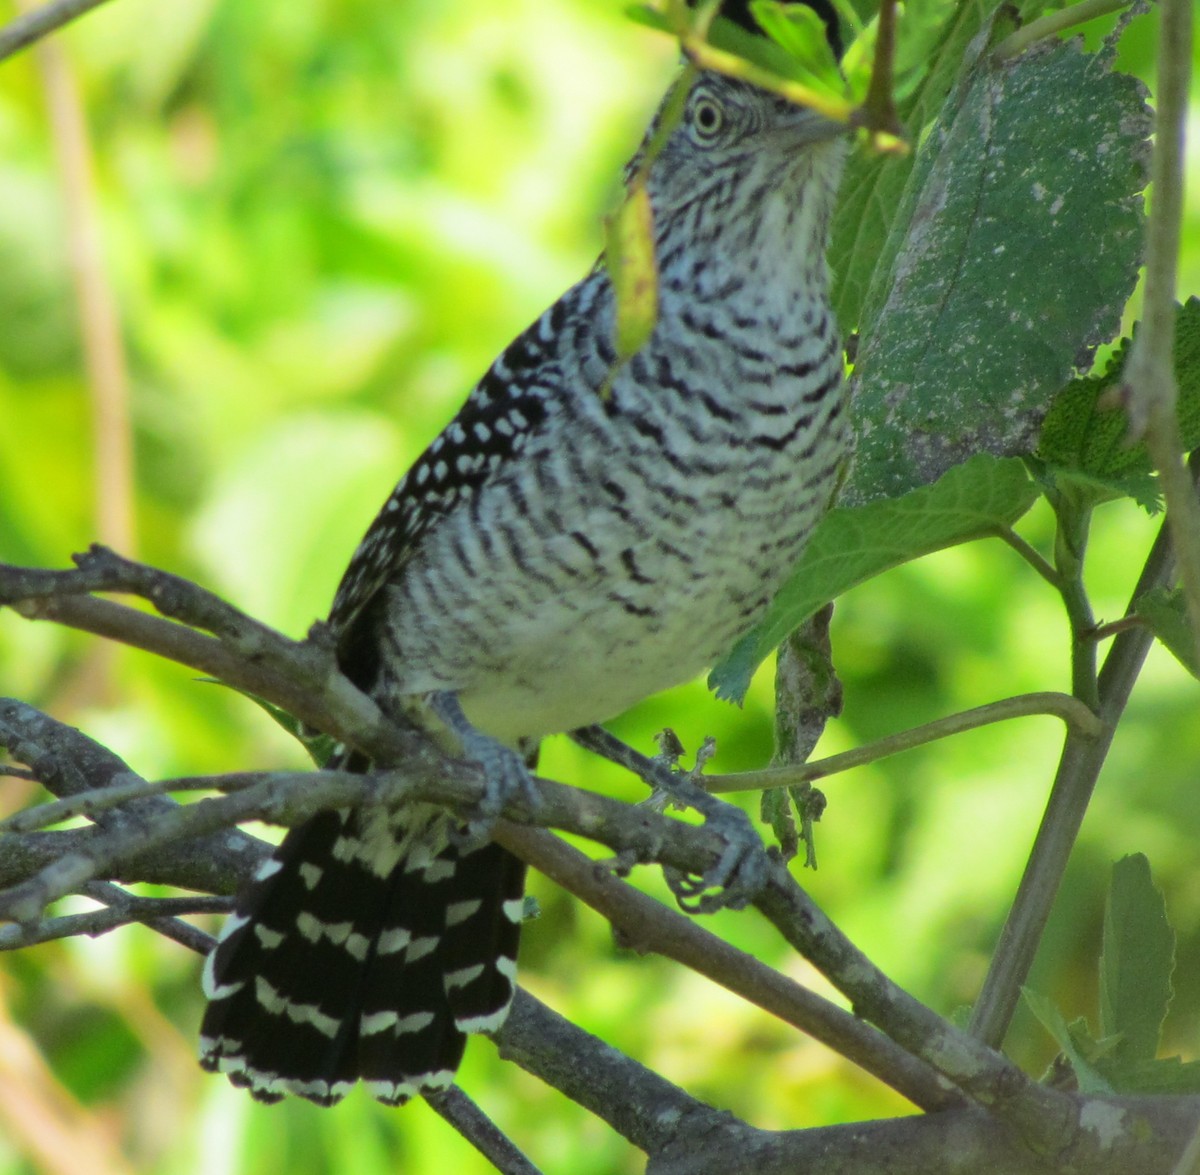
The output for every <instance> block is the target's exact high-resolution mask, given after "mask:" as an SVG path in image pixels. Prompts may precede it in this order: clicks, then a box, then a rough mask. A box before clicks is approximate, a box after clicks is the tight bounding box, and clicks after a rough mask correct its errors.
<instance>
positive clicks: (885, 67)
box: [862, 0, 904, 136]
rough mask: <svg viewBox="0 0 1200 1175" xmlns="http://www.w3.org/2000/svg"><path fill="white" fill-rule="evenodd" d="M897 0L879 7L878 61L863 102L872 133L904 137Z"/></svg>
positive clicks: (872, 68) (876, 38)
mask: <svg viewBox="0 0 1200 1175" xmlns="http://www.w3.org/2000/svg"><path fill="white" fill-rule="evenodd" d="M895 62H896V0H882V2H881V3H880V5H879V24H878V28H877V32H876V35H875V59H874V61H873V63H872V66H871V81H870V84H869V86H868V89H867V96H866V99H865V100H864V101H863V106H862V109H863V113H864V114H865V116H866V117H865V121H864V123H863V125H865V126H866V128H867V129H868V130H869V131H872V132H875V133H878V132H880V131H882V132H883V133H884V134H885V135H895V136H900V135H902V134H903V133H904V127H903V125H902V124H901V122H900V116H899V115H898V114H897V113H896V98H895V88H896V79H895Z"/></svg>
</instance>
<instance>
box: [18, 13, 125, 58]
mask: <svg viewBox="0 0 1200 1175" xmlns="http://www.w3.org/2000/svg"><path fill="white" fill-rule="evenodd" d="M103 3H105V0H53V3H50V4H43V5H42V7H41V8H38V9H36V10H35V11H33V12H25V13H22V14H21V15H20V16H18V17H17V18H16V20H13V21H10V22H9V23H8V24H7V25H5V26H4V27H3V28H0V61H3V60H4V59H5V58H6V57H12V56H13V54H14V53H19V52H20V51H21V50H22V49H25V48H27V47H28V46H30V45H32V44H33V43H34V42H35V41H40V40H41V39H42V38H43V37H44V36H46V35H47V34H49V33H52V32H54V30H55V29H59V28H62V26H63V25H65V24H69V23H70V22H71V21H73V20H75V19H76V17H80V16H82V15H83V14H84V13H85V12H87V11H89V10H90V9H92V8H98V7H99V6H100V5H101V4H103Z"/></svg>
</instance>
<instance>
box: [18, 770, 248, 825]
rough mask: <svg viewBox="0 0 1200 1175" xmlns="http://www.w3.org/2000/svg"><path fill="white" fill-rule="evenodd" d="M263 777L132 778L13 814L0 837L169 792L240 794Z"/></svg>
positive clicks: (244, 775)
mask: <svg viewBox="0 0 1200 1175" xmlns="http://www.w3.org/2000/svg"><path fill="white" fill-rule="evenodd" d="M6 774H7V773H6ZM264 777H265V773H262V772H248V773H239V774H231V775H212V776H203V777H188V778H184V779H162V780H157V781H155V782H150V781H148V780H145V779H139V778H137V777H134V778H133V779H131V780H130V781H129V782H127V783H115V784H112V785H110V786H107V787H97V788H91V789H89V790H88V791H84V792H79V793H77V794H76V795H73V796H68V797H67V798H66V799H62V800H52V801H50V802H49V803H46V804H39V805H38V806H37V807H36V808H26V809H25V810H24V811H22V812H16V813H14V814H13V815H12V816H9V817H8V818H7V819H5V820H0V834H6V833H25V832H34V831H36V830H37V829H39V828H50V827H51V826H52V825H55V824H61V823H63V821H65V820H74V819H75V818H77V817H79V816H86V817H88V818H89V819H94V818H95V817H96V816H98V815H99V814H100V813H101V812H107V811H110V810H111V809H113V808H119V807H121V806H122V805H124V804H127V803H128V802H129V801H130V800H140V799H144V798H146V797H147V796H161V795H166V794H167V793H169V792H177V791H220V792H232V791H240V790H242V789H243V788H247V787H251V786H253V785H254V784H256V783H261V782H262V780H263V778H264Z"/></svg>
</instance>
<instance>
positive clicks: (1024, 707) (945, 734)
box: [700, 693, 1101, 792]
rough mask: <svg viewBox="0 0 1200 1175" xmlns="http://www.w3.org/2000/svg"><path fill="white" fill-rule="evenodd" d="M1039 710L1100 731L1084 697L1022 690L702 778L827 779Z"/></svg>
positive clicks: (721, 786) (712, 785)
mask: <svg viewBox="0 0 1200 1175" xmlns="http://www.w3.org/2000/svg"><path fill="white" fill-rule="evenodd" d="M1033 714H1049V715H1051V716H1053V717H1055V718H1061V719H1062V720H1063V722H1065V723H1066V725H1067V729H1068V731H1074V732H1075V733H1076V734H1079V735H1081V736H1083V737H1094V736H1096V735H1098V734H1099V733H1100V729H1101V728H1100V722H1099V720H1098V719H1097V718H1096V716H1095V714H1093V713H1092V712H1091V711H1090V710H1089V709H1088V708H1087V707H1086V706H1085V705H1084V704H1083V703H1082V702H1081V701H1079V699H1078V698H1073V697H1071V696H1070V695H1069V694H1059V693H1036V694H1020V695H1019V696H1017V697H1015V698H1003V699H1002V700H1000V701H998V702H989V703H988V704H987V705H986V706H976V707H975V708H974V709H971V710H963V711H962V712H961V713H959V714H950V715H948V716H947V717H945V718H938V719H935V720H934V721H933V722H926V723H925V724H924V725H923V726H914V727H913V728H912V729H911V730H902V731H900V732H899V733H898V734H890V735H888V736H887V737H886V738H881V739H877V740H876V741H875V742H873V743H868V744H867V746H865V747H855V749H854V750H852V751H843V752H842V753H841V754H840V755H830V756H828V757H827V758H825V759H816V760H814V761H812V762H809V763H797V764H795V765H794V766H788V767H768V768H766V769H764V770H762V771H740V772H737V773H736V774H733V775H706V776H703V777H702V778H701V780H700V782H701V783H703V784H704V787H705V789H706V790H708V791H711V792H731V791H763V790H766V789H767V788H773V787H796V786H798V785H800V784H804V783H811V782H812V781H813V780H814V779H824V778H825V777H826V776H829V775H836V774H837V773H838V772H840V771H849V770H850V769H851V768H853V767H862V766H865V765H866V764H867V763H874V762H875V761H876V760H877V759H883V758H885V757H887V756H888V755H895V754H898V753H899V752H900V751H908V750H911V749H912V748H913V747H920V746H924V745H925V744H926V743H931V742H934V741H936V740H937V739H942V738H949V737H950V736H951V735H954V734H962V733H963V732H964V731H967V730H976V729H978V728H979V727H981V726H989V725H991V724H992V723H993V722H1007V721H1008V720H1009V719H1011V718H1026V717H1029V716H1030V715H1033Z"/></svg>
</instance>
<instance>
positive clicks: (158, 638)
mask: <svg viewBox="0 0 1200 1175" xmlns="http://www.w3.org/2000/svg"><path fill="white" fill-rule="evenodd" d="M79 558H80V567H79V569H78V570H76V571H46V570H42V569H40V568H28V567H15V566H11V565H9V564H3V563H0V604H8V605H9V606H11V607H13V608H15V609H16V610H17V611H19V612H20V613H21V614H22V615H24V616H26V617H27V618H29V619H37V620H52V621H55V622H56V623H59V624H65V625H67V626H69V627H71V628H78V629H80V630H82V631H84V632H91V633H94V634H96V635H98V636H104V637H108V638H109V639H110V640H116V641H120V642H121V643H122V644H126V645H131V646H133V647H134V648H139V649H145V650H146V651H147V652H151V653H156V654H158V655H159V656H162V657H166V658H168V659H169V660H172V661H177V662H179V663H180V664H181V665H187V666H189V667H190V668H192V669H196V670H199V671H200V672H201V673H204V674H207V675H209V676H211V677H216V678H219V679H220V680H221V681H223V682H225V683H226V684H228V685H231V686H233V687H234V688H235V689H239V690H242V691H244V692H247V693H251V694H254V695H256V696H258V697H262V698H265V699H266V700H268V701H270V702H271V703H273V704H274V705H276V706H279V707H281V708H282V709H284V710H286V711H287V712H288V713H289V714H292V715H293V716H295V717H296V718H298V719H300V720H301V721H304V722H307V723H309V724H310V725H312V726H314V727H315V728H317V729H319V730H323V731H325V732H326V733H327V734H329V735H331V736H333V737H334V738H337V739H339V740H341V741H342V742H345V743H347V744H349V745H350V746H354V747H358V748H360V749H361V750H363V751H365V752H366V753H367V754H369V755H370V756H371V758H372V759H373V760H374V761H375V762H377V763H396V762H404V761H407V760H408V759H410V758H411V757H412V756H414V755H417V756H419V755H420V754H421V753H422V751H421V745H422V743H427V741H428V740H424V739H421V738H420V737H418V736H416V735H415V734H414V735H413V736H411V737H406V736H405V734H404V732H402V731H401V730H400V728H399V727H398V726H397V725H396V724H394V723H390V722H388V721H386V720H385V718H384V716H383V714H382V712H381V711H380V709H379V707H378V706H377V705H376V704H375V703H374V702H373V701H372V700H371V699H370V698H368V697H367V696H366V695H365V694H364V693H362V692H361V691H359V690H358V689H357V688H355V686H353V685H352V684H351V683H350V682H349V681H348V680H347V679H346V678H345V677H343V676H342V675H341V673H340V672H339V671H338V669H337V665H336V662H335V660H334V657H333V652H332V649H331V647H330V645H329V642H328V638H327V633H326V632H325V630H324V629H323V628H322V627H321V626H319V625H315V626H314V629H313V632H312V633H311V634H310V637H309V639H308V640H306V641H292V640H289V639H288V638H287V637H285V636H283V635H281V634H280V633H277V632H275V631H274V630H273V629H271V628H269V627H268V626H267V625H264V624H261V623H259V622H258V621H256V620H254V619H253V618H252V617H249V616H246V615H245V614H244V613H242V612H239V611H238V609H236V608H234V607H233V606H232V605H230V604H228V603H226V602H225V601H224V600H221V599H220V598H219V597H217V596H214V595H213V594H212V593H211V592H208V591H206V590H205V589H203V588H201V587H199V586H198V585H197V584H194V583H190V582H189V581H187V580H184V579H181V578H180V577H178V576H175V575H171V574H170V573H168V572H165V571H160V570H158V569H157V568H153V567H148V566H146V565H144V564H139V563H133V562H131V561H130V560H125V559H121V558H120V556H117V555H114V554H113V553H112V552H111V551H106V550H104V549H103V548H95V547H93V548H92V549H91V550H89V551H88V552H87V554H85V555H83V556H80V557H79ZM92 591H114V592H126V593H130V594H133V595H139V596H141V597H143V598H144V599H147V600H149V601H150V602H151V603H153V604H154V605H155V607H157V608H159V609H160V610H161V611H163V612H164V614H166V615H169V616H173V617H177V618H178V619H179V620H180V621H181V623H171V622H168V621H165V620H161V619H159V618H158V617H155V616H150V615H148V614H147V613H145V612H141V611H138V610H137V609H134V608H129V607H126V606H125V605H122V604H115V603H113V602H112V601H110V600H101V599H96V598H94V597H92V596H90V595H88V594H87V593H89V592H92ZM188 625H191V626H192V627H187V626H188ZM195 628H201V629H204V630H205V631H207V632H215V633H217V634H218V637H217V638H214V637H211V636H205V635H204V634H203V633H201V632H196V631H193V629H195Z"/></svg>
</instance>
